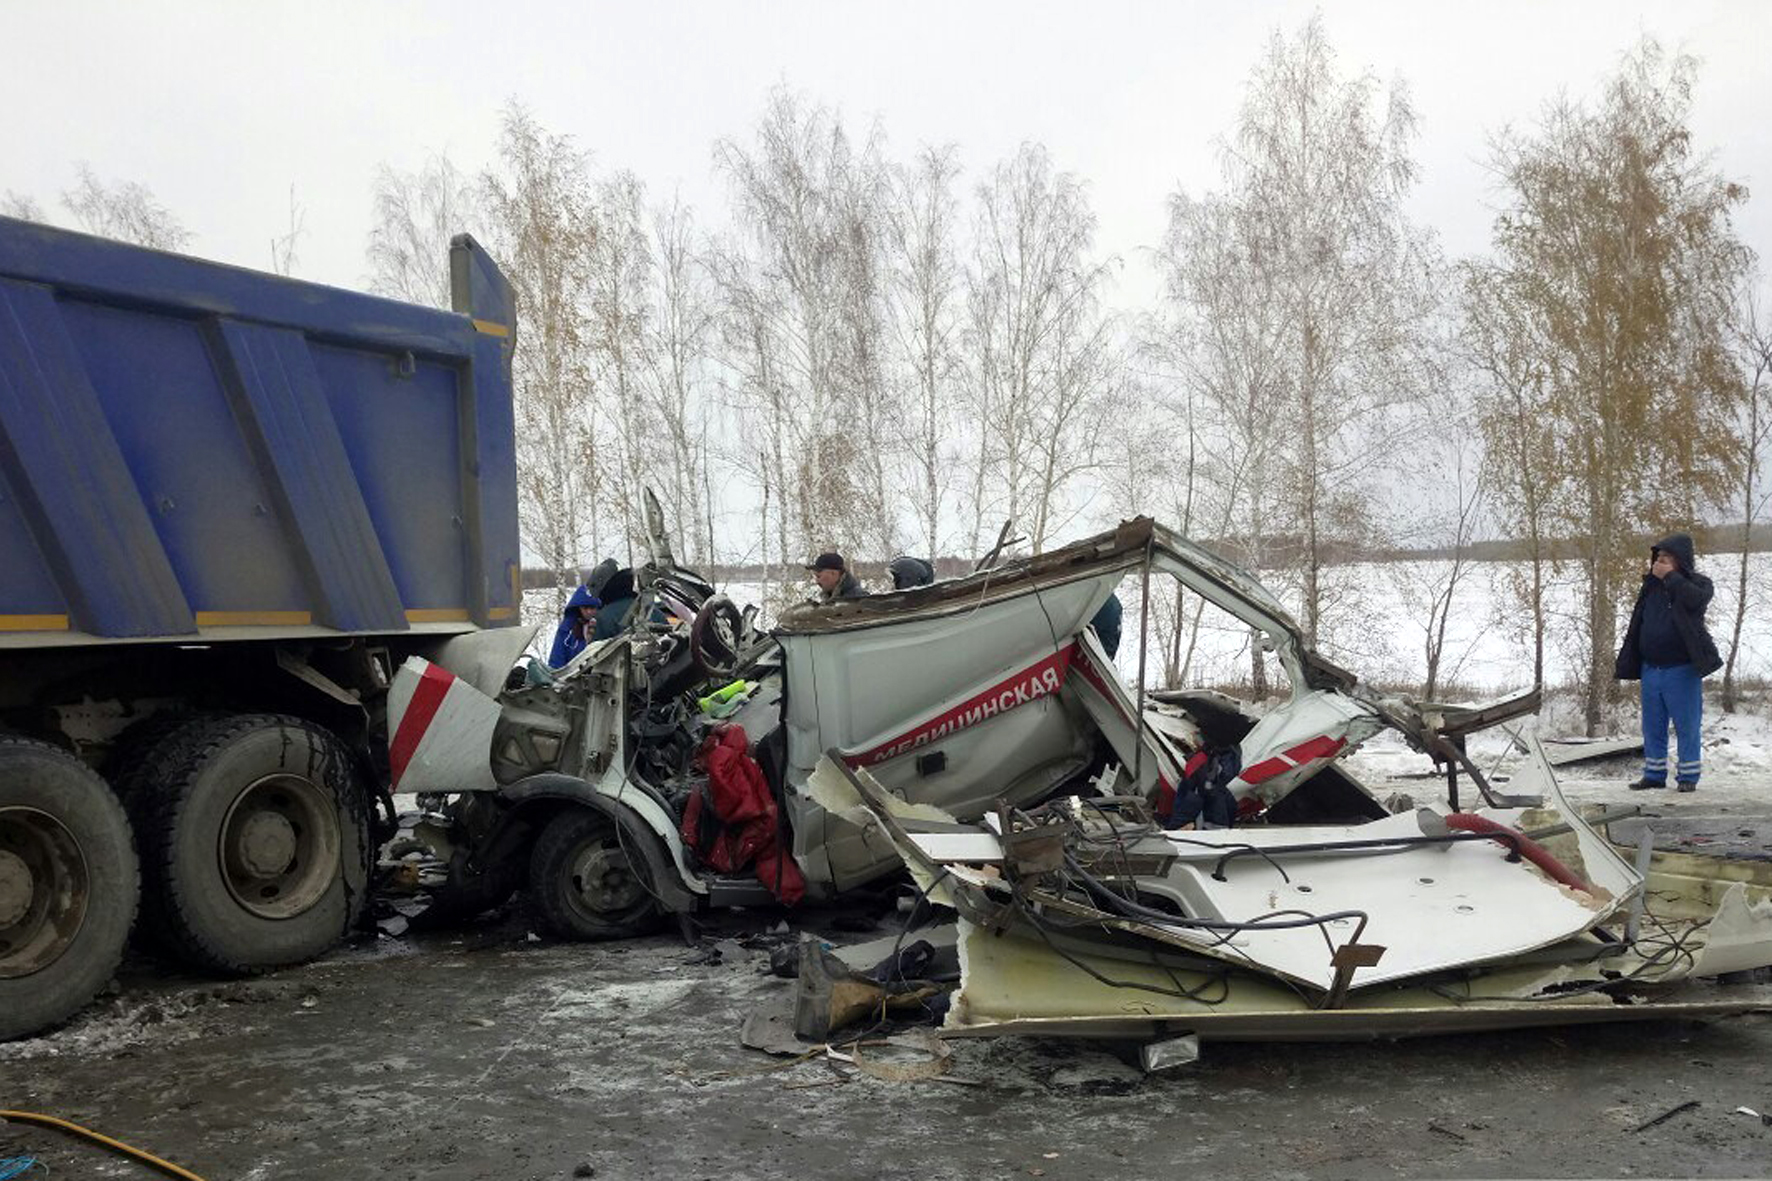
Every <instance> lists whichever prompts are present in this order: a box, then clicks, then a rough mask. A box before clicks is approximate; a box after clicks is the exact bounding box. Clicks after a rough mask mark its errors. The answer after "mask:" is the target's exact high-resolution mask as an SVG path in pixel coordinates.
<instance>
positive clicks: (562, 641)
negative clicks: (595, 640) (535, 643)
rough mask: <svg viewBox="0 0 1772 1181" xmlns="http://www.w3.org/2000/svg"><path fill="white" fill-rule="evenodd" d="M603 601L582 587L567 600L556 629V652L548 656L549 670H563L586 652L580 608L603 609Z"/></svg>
mask: <svg viewBox="0 0 1772 1181" xmlns="http://www.w3.org/2000/svg"><path fill="white" fill-rule="evenodd" d="M602 605H603V600H602V599H599V598H598V597H597V596H596V595H593V594H592V593H591V588H590V587H588V586H581V587H579V588H578V589H577V590H575V591H573V592H572V597H571V598H570V599H568V600H566V610H565V611H563V612H562V613H561V615H560V626H559V627H557V628H555V629H554V650H553V651H552V652H551V653H549V654H548V667H549V668H563V667H565V665H566V664H567V662H568V661H570V660H571V659H572V658H573V657H574V656H577V655H578V654H579V653H580V652H583V651H584V650H585V634H584V628H583V627H582V626H580V625H581V624H582V623H583V622H584V621H583V620H581V619H580V618H579V615H578V609H579V608H580V607H601V606H602Z"/></svg>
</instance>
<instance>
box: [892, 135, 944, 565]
mask: <svg viewBox="0 0 1772 1181" xmlns="http://www.w3.org/2000/svg"><path fill="white" fill-rule="evenodd" d="M959 172H960V166H959V164H958V163H957V162H956V159H955V153H954V149H953V148H952V147H951V146H950V147H942V148H927V149H925V150H923V151H922V152H920V153H918V154H917V156H916V158H915V159H914V160H913V161H912V162H911V163H910V164H909V165H906V166H902V167H899V168H897V169H895V170H894V172H893V183H892V200H891V202H890V207H889V211H888V215H887V216H888V226H889V236H888V239H887V241H888V243H889V248H890V251H891V323H892V328H893V333H894V336H895V338H896V343H897V353H898V357H899V359H900V365H901V367H902V370H903V373H904V375H905V383H906V385H907V386H908V387H909V396H908V397H904V398H902V399H899V400H898V404H899V405H901V406H902V407H903V411H904V419H905V427H906V429H905V430H904V432H903V434H904V436H905V438H906V440H907V441H908V444H909V445H908V446H907V447H906V448H905V466H906V467H907V469H908V470H909V472H910V475H911V478H910V480H909V481H907V484H908V485H909V487H910V488H911V489H912V490H913V491H912V494H911V495H910V497H909V499H910V502H911V503H910V507H911V511H912V516H913V518H914V519H915V521H916V523H917V530H918V533H919V534H920V538H919V540H920V541H921V543H922V547H923V552H924V555H925V556H927V557H928V558H929V560H930V561H934V560H935V559H936V558H937V557H938V556H939V555H940V553H941V542H942V532H941V526H942V518H943V513H944V510H945V509H946V508H947V506H948V502H949V500H950V497H951V490H950V488H949V484H950V481H951V479H952V473H953V466H954V456H953V454H952V447H953V442H952V441H953V438H954V435H955V433H956V429H957V426H958V424H957V422H956V421H955V419H956V415H955V409H956V402H957V400H958V393H959V388H958V387H959V380H960V356H959V336H960V330H961V323H960V311H961V300H962V298H963V291H962V287H961V280H962V272H961V269H960V262H959V257H958V255H957V254H956V246H955V236H956V234H957V232H958V224H957V223H958V218H959V202H958V200H957V199H956V197H955V195H954V181H955V178H956V177H958V175H959Z"/></svg>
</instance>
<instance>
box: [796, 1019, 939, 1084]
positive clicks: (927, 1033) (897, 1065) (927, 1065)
mask: <svg viewBox="0 0 1772 1181" xmlns="http://www.w3.org/2000/svg"><path fill="white" fill-rule="evenodd" d="M849 1049H850V1052H849V1053H847V1054H845V1053H843V1051H841V1050H838V1049H835V1048H832V1049H831V1050H829V1051H827V1053H828V1054H829V1055H830V1057H832V1058H834V1059H836V1060H837V1061H839V1062H848V1063H851V1064H852V1065H853V1066H854V1067H855V1068H856V1069H857V1070H859V1071H861V1072H862V1073H863V1074H865V1075H867V1076H869V1077H870V1078H877V1079H880V1080H881V1081H883V1082H888V1083H910V1082H918V1081H921V1080H924V1079H933V1078H936V1077H938V1076H940V1075H942V1074H945V1073H947V1068H948V1063H949V1061H950V1060H951V1059H952V1057H953V1049H952V1048H951V1047H949V1045H948V1044H947V1043H946V1042H944V1041H942V1040H941V1038H940V1037H939V1036H937V1035H936V1034H935V1033H934V1032H933V1031H932V1030H927V1029H914V1030H911V1031H909V1032H908V1033H901V1034H896V1035H894V1036H892V1037H887V1038H877V1039H871V1040H864V1041H859V1042H854V1043H851V1045H850V1047H849ZM894 1051H904V1053H894Z"/></svg>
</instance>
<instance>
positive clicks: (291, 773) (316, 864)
mask: <svg viewBox="0 0 1772 1181" xmlns="http://www.w3.org/2000/svg"><path fill="white" fill-rule="evenodd" d="M156 755H157V756H158V757H159V758H160V759H162V760H163V761H162V762H161V765H159V766H157V767H154V768H152V769H151V770H150V772H149V776H150V782H148V783H146V784H144V785H142V786H141V787H140V788H138V789H137V791H136V793H135V797H134V800H133V804H134V813H135V817H136V832H137V835H138V839H139V840H140V842H141V850H142V873H143V878H144V882H143V886H144V889H143V908H142V910H143V919H144V924H143V925H144V928H145V929H146V931H147V933H148V934H149V935H150V937H151V938H153V939H154V940H155V941H156V942H158V943H159V944H160V945H162V946H163V947H164V948H166V949H167V950H169V951H171V952H173V953H174V954H175V955H177V956H178V957H179V958H181V959H184V960H186V961H188V962H190V963H193V964H196V965H198V966H200V967H204V968H211V969H214V970H217V971H221V972H228V973H250V972H254V971H261V970H264V969H267V968H275V967H280V966H282V965H284V964H295V963H302V962H304V961H306V960H311V959H313V958H314V957H315V956H318V955H320V954H322V953H324V952H325V951H327V950H328V949H330V948H331V947H333V946H334V945H336V944H337V943H338V942H339V940H341V939H342V938H344V936H345V934H346V933H347V932H349V931H350V929H351V927H352V926H353V925H354V924H355V922H356V920H357V916H358V915H359V914H360V913H361V911H362V908H363V905H364V902H365V900H366V895H367V886H368V881H369V867H370V859H371V856H372V855H373V852H374V851H373V849H372V848H371V847H370V837H369V827H370V813H369V802H368V800H367V798H366V793H365V792H364V791H363V790H362V788H361V785H360V784H359V783H358V782H357V776H356V772H355V770H354V768H353V766H352V762H351V757H350V753H349V751H347V750H346V749H345V747H344V745H343V744H342V743H341V742H339V740H338V739H337V738H335V737H333V736H332V735H331V734H329V733H328V732H326V731H325V730H323V729H321V728H320V727H319V726H316V725H313V724H312V723H310V722H306V721H303V720H301V719H300V718H293V717H285V716H281V715H276V714H244V715H236V716H233V717H224V718H219V719H210V720H201V721H198V722H196V723H194V724H193V725H191V726H189V727H186V728H184V729H182V730H180V731H179V732H178V734H177V735H176V736H175V737H174V738H172V739H170V740H168V741H166V742H164V743H162V744H161V745H160V746H159V747H158V748H157V749H156Z"/></svg>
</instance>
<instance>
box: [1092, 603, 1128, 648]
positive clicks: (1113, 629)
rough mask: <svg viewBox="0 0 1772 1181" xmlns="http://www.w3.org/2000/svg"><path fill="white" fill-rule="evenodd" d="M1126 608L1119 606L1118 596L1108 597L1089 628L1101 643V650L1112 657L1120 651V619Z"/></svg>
mask: <svg viewBox="0 0 1772 1181" xmlns="http://www.w3.org/2000/svg"><path fill="white" fill-rule="evenodd" d="M1125 612H1126V608H1125V607H1123V606H1121V604H1120V596H1119V595H1109V596H1108V597H1107V602H1105V603H1103V604H1102V605H1101V610H1099V611H1097V612H1096V613H1095V618H1094V619H1091V620H1090V621H1089V626H1090V627H1092V628H1094V629H1095V638H1096V639H1098V640H1100V641H1101V647H1102V650H1103V651H1105V652H1106V653H1107V654H1108V655H1109V656H1113V655H1114V654H1116V653H1117V652H1119V650H1120V618H1121V616H1123V615H1124V614H1125Z"/></svg>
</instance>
